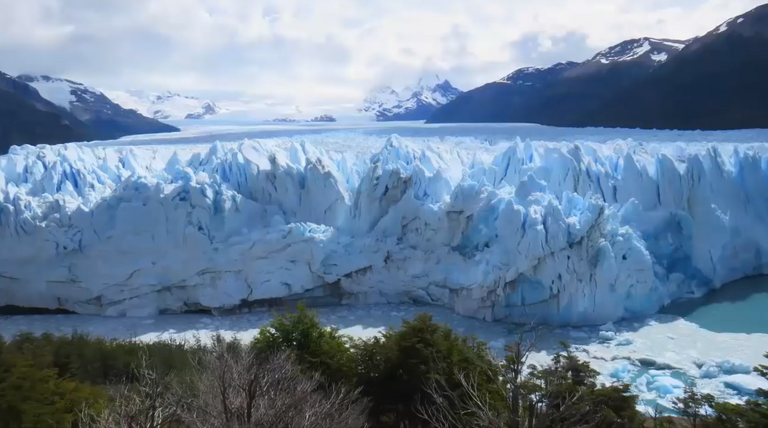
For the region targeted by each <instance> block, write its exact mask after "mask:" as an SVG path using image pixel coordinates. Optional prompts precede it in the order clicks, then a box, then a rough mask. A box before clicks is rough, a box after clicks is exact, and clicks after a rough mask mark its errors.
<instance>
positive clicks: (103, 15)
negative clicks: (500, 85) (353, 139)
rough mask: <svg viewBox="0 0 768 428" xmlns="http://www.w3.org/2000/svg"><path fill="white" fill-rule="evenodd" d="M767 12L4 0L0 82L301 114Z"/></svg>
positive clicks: (316, 1) (241, 0) (621, 4)
mask: <svg viewBox="0 0 768 428" xmlns="http://www.w3.org/2000/svg"><path fill="white" fill-rule="evenodd" d="M763 2H764V0H535V1H531V0H486V1H482V0H322V1H320V0H274V1H263V0H0V11H2V13H0V70H2V71H5V72H9V73H14V74H15V73H21V72H31V73H38V74H43V73H45V74H51V75H56V76H63V77H69V78H71V79H74V80H80V81H83V82H84V83H87V84H90V85H92V86H97V87H102V88H109V89H128V88H137V89H146V90H175V91H180V92H184V93H192V94H201V95H202V94H206V95H207V94H217V95H219V96H224V97H239V96H247V97H250V98H253V99H261V100H273V101H276V102H284V103H293V104H299V105H321V104H344V103H355V102H358V101H359V100H360V99H361V98H362V97H363V96H364V94H365V93H366V92H367V90H368V89H369V88H371V87H373V86H375V85H380V84H389V85H393V86H395V87H398V86H403V85H405V84H407V83H410V82H412V81H415V80H416V79H417V78H418V77H419V76H420V75H425V74H432V73H439V74H440V75H441V76H442V77H446V78H448V79H450V80H451V81H452V82H453V83H454V84H455V85H456V86H458V87H460V88H461V89H470V88H472V87H475V86H478V85H480V84H482V83H485V82H487V81H490V80H494V79H497V78H499V77H501V76H503V75H505V74H507V73H509V72H511V71H513V70H514V69H516V68H519V67H522V66H528V65H547V64H550V63H553V62H557V61H563V60H583V59H585V58H587V57H589V56H591V55H592V54H594V53H595V52H597V51H599V50H601V49H603V48H605V47H607V46H609V45H611V44H614V43H617V42H619V41H622V40H625V39H628V38H633V37H641V36H653V37H669V38H682V39H686V38H690V37H693V36H695V35H698V34H702V33H705V32H706V31H708V30H710V29H712V28H713V27H715V26H717V25H719V24H720V23H721V22H723V21H724V20H726V19H727V18H729V17H731V16H734V15H738V14H741V13H743V12H746V11H747V10H749V9H751V8H753V7H755V6H757V5H759V4H761V3H763Z"/></svg>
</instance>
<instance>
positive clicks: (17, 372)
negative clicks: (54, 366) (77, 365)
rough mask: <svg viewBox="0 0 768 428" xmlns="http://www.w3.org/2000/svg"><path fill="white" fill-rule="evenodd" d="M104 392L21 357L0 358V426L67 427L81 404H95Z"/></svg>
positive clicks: (5, 427)
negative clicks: (60, 375)
mask: <svg viewBox="0 0 768 428" xmlns="http://www.w3.org/2000/svg"><path fill="white" fill-rule="evenodd" d="M103 399H104V395H103V394H102V393H101V391H99V390H98V389H96V388H93V387H90V386H87V385H83V384H80V383H78V382H75V381H72V380H68V379H62V378H60V377H59V376H58V375H57V374H56V372H55V371H54V370H51V369H46V368H40V367H37V366H36V365H35V364H34V363H33V362H32V361H30V360H29V359H27V358H24V357H23V356H18V355H4V356H2V361H0V415H2V416H0V427H1V428H17V427H40V428H46V427H50V428H56V427H68V426H70V424H71V423H72V422H73V421H76V420H77V416H78V411H79V410H80V409H81V408H83V406H90V407H98V406H100V404H101V402H102V401H103Z"/></svg>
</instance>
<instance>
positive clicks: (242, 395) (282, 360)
mask: <svg viewBox="0 0 768 428" xmlns="http://www.w3.org/2000/svg"><path fill="white" fill-rule="evenodd" d="M190 384H191V389H192V391H193V392H192V397H191V402H190V404H189V405H188V406H187V407H186V410H185V416H184V420H185V423H186V424H187V426H188V427H192V428H362V427H364V426H365V422H366V416H367V405H366V403H365V401H364V400H361V399H360V398H359V397H358V394H357V391H352V390H350V389H348V388H346V387H344V386H341V385H331V386H328V387H325V388H321V377H320V375H319V374H307V373H304V372H303V371H302V369H301V366H300V365H299V364H298V360H297V359H296V358H295V357H294V356H293V355H292V354H291V353H290V352H287V351H283V352H280V353H273V354H269V355H265V354H261V353H258V352H257V351H254V350H253V349H249V348H248V347H245V346H242V345H241V344H240V343H239V342H226V341H225V340H224V339H222V338H221V337H217V338H215V339H214V342H213V344H212V346H211V349H210V351H209V352H208V353H206V354H205V356H204V357H203V358H201V360H200V361H199V362H198V365H197V369H196V373H195V375H194V377H193V379H192V381H191V383H190Z"/></svg>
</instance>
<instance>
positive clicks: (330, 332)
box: [0, 307, 768, 428]
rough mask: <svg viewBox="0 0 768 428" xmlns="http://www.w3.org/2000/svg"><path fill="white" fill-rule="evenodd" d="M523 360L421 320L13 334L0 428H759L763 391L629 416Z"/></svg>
mask: <svg viewBox="0 0 768 428" xmlns="http://www.w3.org/2000/svg"><path fill="white" fill-rule="evenodd" d="M533 349H534V348H533V345H532V344H531V343H530V342H527V341H526V340H525V339H524V336H523V335H521V336H520V337H519V339H518V341H517V342H516V343H514V344H512V345H509V346H508V347H507V349H506V351H507V352H506V357H505V359H504V361H501V362H499V361H496V360H494V359H493V358H492V357H491V356H490V354H489V352H488V348H487V346H486V344H485V343H483V342H481V341H479V340H477V339H475V338H474V337H467V336H462V335H459V334H456V333H455V332H453V331H452V330H451V329H450V328H448V327H447V326H444V325H440V324H437V323H435V322H434V320H433V319H432V317H431V316H430V315H427V314H423V315H419V316H418V317H416V318H415V319H413V320H411V321H403V324H402V326H401V327H400V328H399V329H395V330H389V331H387V332H385V333H383V334H382V335H380V336H376V337H374V338H371V339H367V340H355V339H353V338H350V337H347V336H344V335H342V334H340V333H339V331H338V330H337V329H332V328H324V327H323V326H322V325H321V324H320V323H319V321H318V319H317V317H316V316H315V314H314V313H313V312H311V311H309V310H307V309H305V308H303V307H300V308H299V309H298V310H297V311H296V312H295V313H289V314H284V315H279V316H276V317H275V319H274V320H273V322H272V323H271V324H270V325H269V327H268V328H264V329H262V330H261V331H260V333H259V335H258V336H257V337H256V338H255V339H254V340H253V341H252V342H251V343H241V342H239V341H237V340H225V339H224V338H222V337H220V336H217V337H214V338H213V341H212V343H210V344H206V345H204V344H202V343H201V342H200V341H196V342H194V343H179V342H171V341H167V342H153V343H142V342H137V341H116V340H106V339H101V338H94V337H89V336H86V335H82V334H72V335H69V336H54V335H50V334H43V335H40V336H35V335H31V334H20V335H18V336H16V337H13V338H10V339H8V340H5V339H3V338H2V337H0V428H22V427H23V428H36V427H45V428H48V427H51V428H53V427H64V428H107V427H124V428H133V427H135V428H138V427H142V428H165V427H167V428H192V427H195V428H197V427H199V428H219V427H221V428H224V427H227V428H230V427H237V428H240V427H241V428H246V427H249V428H250V427H265V428H267V427H270V428H273V427H275V428H279V427H286V428H288V427H306V428H310V427H317V428H325V427H329V428H330V427H334V426H338V427H344V428H355V427H364V426H366V427H371V428H400V427H412V428H416V427H439V428H474V427H478V428H479V427H489V428H539V427H563V428H568V427H586V426H588V427H598V428H602V427H605V428H609V427H643V426H647V427H651V426H653V427H663V426H672V427H703V428H708V427H748V428H750V427H766V426H768V406H766V401H765V399H766V398H768V391H759V392H758V396H757V397H755V398H754V399H752V400H749V401H747V402H746V403H745V404H743V405H739V404H733V403H721V402H717V401H716V400H715V399H714V398H713V397H712V396H710V395H706V394H701V393H699V392H697V391H696V390H695V389H692V388H689V389H687V390H686V393H685V395H684V396H683V397H680V398H679V399H677V401H676V410H677V412H676V414H677V416H675V417H670V416H669V415H661V414H658V413H657V414H654V415H642V414H640V413H639V412H638V411H637V403H638V402H637V400H638V398H637V397H636V396H634V395H632V394H631V393H630V391H629V386H628V385H623V384H615V385H599V384H598V382H597V372H596V371H595V370H594V369H592V368H591V367H590V365H589V363H588V362H586V361H582V360H580V359H579V358H578V357H577V356H576V355H574V354H573V352H571V349H570V348H569V347H568V346H567V345H566V344H564V348H563V350H562V351H561V352H558V353H557V354H555V355H554V356H553V357H552V359H551V361H550V363H549V364H548V365H546V366H543V367H539V366H534V365H530V364H528V363H527V359H528V356H529V355H530V353H531V352H532V351H533ZM766 357H767V358H768V355H766ZM755 370H756V372H757V373H758V374H759V375H761V376H763V377H766V378H768V366H759V367H756V368H755Z"/></svg>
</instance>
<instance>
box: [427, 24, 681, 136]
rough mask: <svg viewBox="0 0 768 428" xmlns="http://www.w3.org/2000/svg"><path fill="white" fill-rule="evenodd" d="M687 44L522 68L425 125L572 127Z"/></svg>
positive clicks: (625, 46)
mask: <svg viewBox="0 0 768 428" xmlns="http://www.w3.org/2000/svg"><path fill="white" fill-rule="evenodd" d="M688 42H689V41H683V40H671V39H658V38H651V37H642V38H637V39H631V40H625V41H623V42H621V43H618V44H616V45H613V46H611V47H608V48H607V49H604V50H602V51H600V52H598V53H597V54H595V55H594V56H593V57H592V58H590V59H587V60H585V61H582V62H574V61H566V62H559V63H557V64H554V65H551V66H548V67H524V68H520V69H517V70H515V71H514V72H512V73H510V74H508V75H506V76H504V77H502V78H501V79H498V80H496V81H494V82H490V83H488V84H486V85H483V86H481V87H479V88H475V89H472V90H471V91H468V92H466V93H465V94H464V95H462V96H461V97H459V99H458V100H456V101H454V102H451V103H448V104H447V105H445V106H443V107H441V108H439V109H437V110H436V111H435V112H434V113H433V114H432V115H431V116H430V117H429V118H428V121H430V122H433V123H441V122H442V123H445V122H480V123H482V122H486V123H493V122H523V123H539V124H547V125H555V126H572V125H574V124H575V123H576V122H575V120H576V119H575V118H576V117H580V116H582V115H588V114H589V111H590V110H591V109H592V108H594V106H595V105H597V104H599V103H601V102H602V101H603V100H605V99H606V98H609V97H611V96H612V95H613V94H614V93H615V92H616V91H618V90H619V89H620V88H622V87H624V86H625V85H627V84H629V83H631V82H633V81H636V80H638V79H642V78H643V77H645V76H647V75H648V73H650V71H651V70H653V69H655V68H656V67H658V66H659V65H661V64H664V63H665V62H667V61H668V60H670V59H672V58H674V57H676V56H677V55H678V54H679V53H680V52H681V51H682V49H683V48H684V47H685V46H686V45H687V43H688Z"/></svg>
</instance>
